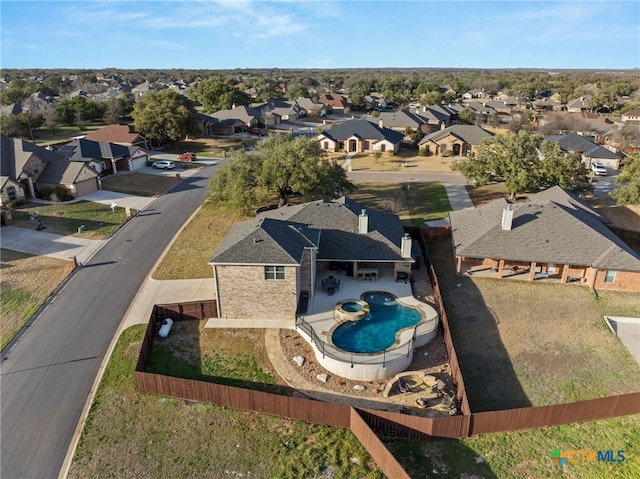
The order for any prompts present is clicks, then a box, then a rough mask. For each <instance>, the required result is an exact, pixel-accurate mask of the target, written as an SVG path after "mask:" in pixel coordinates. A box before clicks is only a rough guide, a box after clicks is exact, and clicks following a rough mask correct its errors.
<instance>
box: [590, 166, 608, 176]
mask: <svg viewBox="0 0 640 479" xmlns="http://www.w3.org/2000/svg"><path fill="white" fill-rule="evenodd" d="M591 171H593V174H594V175H596V176H607V168H606V167H605V166H604V165H603V164H602V163H592V164H591Z"/></svg>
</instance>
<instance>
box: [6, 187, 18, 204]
mask: <svg viewBox="0 0 640 479" xmlns="http://www.w3.org/2000/svg"><path fill="white" fill-rule="evenodd" d="M7 196H8V197H9V201H15V200H16V198H18V196H17V195H16V187H15V186H10V187H9V188H7Z"/></svg>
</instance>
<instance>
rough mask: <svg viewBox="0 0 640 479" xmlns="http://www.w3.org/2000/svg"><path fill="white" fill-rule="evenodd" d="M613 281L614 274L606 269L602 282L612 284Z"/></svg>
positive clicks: (614, 278)
mask: <svg viewBox="0 0 640 479" xmlns="http://www.w3.org/2000/svg"><path fill="white" fill-rule="evenodd" d="M615 280H616V272H615V271H611V270H610V269H608V270H607V272H606V273H605V274H604V282H605V283H613V282H614V281H615Z"/></svg>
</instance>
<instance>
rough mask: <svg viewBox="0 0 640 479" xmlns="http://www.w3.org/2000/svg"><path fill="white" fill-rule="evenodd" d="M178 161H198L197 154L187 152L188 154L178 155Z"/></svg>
mask: <svg viewBox="0 0 640 479" xmlns="http://www.w3.org/2000/svg"><path fill="white" fill-rule="evenodd" d="M178 159H179V160H180V161H196V154H195V153H191V152H190V151H187V152H186V153H183V154H181V155H178Z"/></svg>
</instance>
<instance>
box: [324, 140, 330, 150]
mask: <svg viewBox="0 0 640 479" xmlns="http://www.w3.org/2000/svg"><path fill="white" fill-rule="evenodd" d="M323 148H324V149H325V150H328V149H329V142H328V141H325V142H324V147H323Z"/></svg>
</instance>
